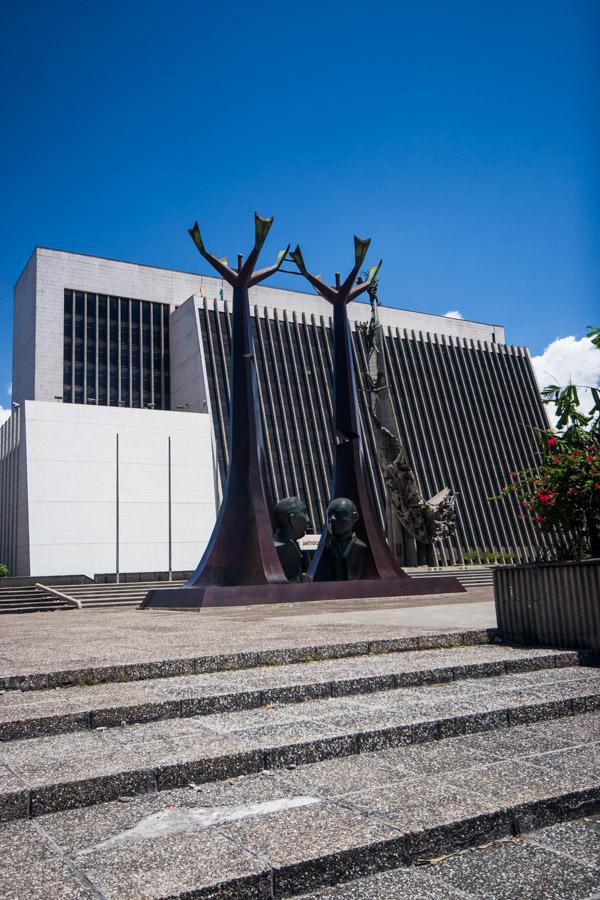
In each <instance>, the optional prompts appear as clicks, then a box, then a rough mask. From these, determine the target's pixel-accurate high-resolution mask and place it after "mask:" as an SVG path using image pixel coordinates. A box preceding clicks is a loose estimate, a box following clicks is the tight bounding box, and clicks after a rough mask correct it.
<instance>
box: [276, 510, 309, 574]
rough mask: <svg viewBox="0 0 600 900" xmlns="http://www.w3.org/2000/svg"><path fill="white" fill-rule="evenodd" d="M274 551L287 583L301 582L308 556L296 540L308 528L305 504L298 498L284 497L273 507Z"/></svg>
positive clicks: (306, 566) (306, 567)
mask: <svg viewBox="0 0 600 900" xmlns="http://www.w3.org/2000/svg"><path fill="white" fill-rule="evenodd" d="M275 526H276V529H275V549H276V550H277V555H278V557H279V562H280V563H281V567H282V569H283V571H284V573H285V577H286V578H287V580H288V581H301V580H302V577H303V576H304V575H305V573H306V570H307V569H308V554H306V553H305V552H304V551H303V550H301V549H300V547H299V545H298V539H299V538H301V537H304V535H305V534H306V529H307V528H308V526H309V519H308V511H307V509H306V504H305V503H304V502H303V501H302V500H301V499H300V498H299V497H286V498H285V499H284V500H280V501H279V503H278V504H277V505H276V507H275Z"/></svg>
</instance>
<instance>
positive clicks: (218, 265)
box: [186, 214, 289, 587]
mask: <svg viewBox="0 0 600 900" xmlns="http://www.w3.org/2000/svg"><path fill="white" fill-rule="evenodd" d="M272 224H273V218H272V217H271V218H269V219H263V218H261V216H259V215H258V214H255V235H256V236H255V241H254V247H253V248H252V250H251V251H250V253H249V255H248V258H247V259H246V261H245V262H244V261H243V258H242V257H241V256H239V257H238V267H237V271H236V270H235V269H232V268H231V267H230V266H228V265H227V260H226V259H217V257H216V256H213V255H212V253H209V252H208V250H207V249H206V248H205V246H204V242H203V240H202V236H201V234H200V229H199V228H198V223H197V222H196V223H195V225H194V227H193V228H191V229H190V232H189V233H190V235H191V237H192V239H193V241H194V243H195V244H196V247H197V248H198V250H199V251H200V253H201V254H202V256H203V257H204V259H206V260H207V261H208V262H209V263H210V264H211V266H213V268H214V269H216V270H217V272H218V273H219V275H221V277H222V278H224V279H225V281H227V282H228V283H229V284H230V285H231V286H232V287H233V337H232V350H231V365H232V376H231V402H230V416H229V430H230V448H231V449H230V460H229V472H228V475H227V481H226V484H225V491H224V494H223V502H222V503H221V508H220V511H219V515H218V518H217V521H216V524H215V527H214V529H213V533H212V535H211V538H210V541H209V543H208V546H207V548H206V550H205V552H204V555H203V557H202V559H201V560H200V563H199V564H198V568H197V569H196V571H195V572H194V574H193V575H192V577H191V578H190V580H189V581H188V583H187V585H186V587H196V586H203V585H204V586H226V585H230V586H243V585H260V584H274V583H275V584H277V583H282V584H284V583H287V580H286V577H285V575H284V573H283V569H282V568H281V564H280V562H279V558H278V556H277V551H276V550H275V543H274V541H273V528H272V524H271V515H270V512H269V510H270V509H272V508H273V503H272V502H271V500H270V497H269V496H268V494H269V492H268V489H267V484H266V478H265V474H264V456H265V451H264V439H263V433H262V424H261V419H260V410H259V403H258V388H257V381H256V363H255V358H254V345H253V341H252V321H251V318H250V304H249V299H248V290H249V288H251V287H253V286H254V285H255V284H259V283H260V282H261V281H264V280H265V279H266V278H268V277H269V276H270V275H272V274H273V273H274V272H276V271H277V270H278V269H279V267H280V266H281V263H282V262H283V259H284V257H285V255H286V253H287V251H288V250H289V244H288V246H287V247H286V248H285V250H282V251H281V252H280V254H279V256H278V257H277V261H276V263H275V265H273V266H270V267H268V268H266V269H259V270H258V271H256V272H255V271H254V267H255V265H256V263H257V260H258V256H259V253H260V251H261V249H262V246H263V244H264V242H265V240H266V237H267V235H268V233H269V229H270V228H271V225H272Z"/></svg>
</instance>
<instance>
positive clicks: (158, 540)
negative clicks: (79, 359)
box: [22, 402, 215, 575]
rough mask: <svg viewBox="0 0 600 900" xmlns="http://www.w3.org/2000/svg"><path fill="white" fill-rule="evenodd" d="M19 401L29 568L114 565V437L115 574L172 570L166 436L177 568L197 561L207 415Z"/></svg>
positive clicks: (63, 570) (206, 523) (208, 501)
mask: <svg viewBox="0 0 600 900" xmlns="http://www.w3.org/2000/svg"><path fill="white" fill-rule="evenodd" d="M24 406H25V409H24V415H25V429H26V434H27V464H26V467H27V489H28V500H29V502H28V511H29V553H30V574H32V575H64V574H70V573H83V574H87V575H94V574H95V573H100V572H114V571H115V537H116V461H115V459H116V435H117V434H119V449H120V571H121V572H139V571H157V570H163V571H166V569H167V568H168V502H167V498H168V467H167V446H168V437H169V435H170V436H171V453H172V523H173V569H179V570H181V569H193V568H195V567H196V565H197V564H198V562H199V560H200V556H201V554H202V552H203V550H204V548H205V546H206V544H207V542H208V539H209V537H210V533H211V530H212V527H213V524H214V521H215V495H214V480H213V461H212V446H211V430H210V417H209V416H208V415H207V414H204V415H203V414H188V415H184V414H182V413H177V412H164V411H161V410H136V409H122V408H115V407H104V406H91V405H90V406H83V405H75V404H62V403H44V402H27V403H25V404H24ZM22 574H28V573H22Z"/></svg>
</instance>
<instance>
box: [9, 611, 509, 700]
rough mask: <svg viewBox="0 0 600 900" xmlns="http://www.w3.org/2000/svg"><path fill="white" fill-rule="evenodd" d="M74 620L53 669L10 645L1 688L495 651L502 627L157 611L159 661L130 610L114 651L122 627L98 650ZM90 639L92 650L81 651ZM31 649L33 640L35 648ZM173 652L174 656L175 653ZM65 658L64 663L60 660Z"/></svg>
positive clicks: (50, 655)
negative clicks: (185, 616)
mask: <svg viewBox="0 0 600 900" xmlns="http://www.w3.org/2000/svg"><path fill="white" fill-rule="evenodd" d="M208 612H209V613H210V612H211V611H210V610H209V611H208ZM115 615H117V614H115ZM120 618H121V617H120V616H119V619H120ZM74 621H76V622H77V625H78V627H77V628H76V629H73V631H72V632H69V635H70V639H71V640H70V643H68V645H67V646H66V648H63V645H62V644H60V645H57V643H56V642H51V643H50V644H49V645H48V647H47V648H46V645H43V647H42V649H44V648H45V649H46V652H45V653H43V654H42V656H43V658H44V659H45V660H46V662H47V667H46V668H44V667H43V666H42V665H41V664H40V663H39V662H38V661H37V660H33V659H32V658H31V654H29V655H28V656H25V655H24V654H23V653H19V652H17V653H16V654H15V656H16V659H18V662H17V661H15V660H14V659H12V658H11V655H10V650H9V648H5V655H4V656H3V657H2V658H1V659H0V690H6V689H8V690H12V689H22V690H40V689H47V688H52V687H58V686H69V685H73V684H82V683H83V684H84V683H86V681H87V680H88V679H89V678H90V677H93V678H94V679H95V681H98V682H100V681H102V682H113V681H119V680H121V679H136V680H139V679H151V678H159V677H165V676H173V675H180V674H193V673H196V674H198V673H203V672H216V671H224V670H233V669H249V668H254V667H256V666H264V665H287V664H289V663H298V662H304V661H306V659H307V658H310V659H321V660H322V659H338V658H343V657H355V656H362V655H365V654H381V653H394V652H404V651H411V650H429V649H434V648H442V647H448V648H450V647H458V646H473V647H479V646H487V645H488V644H489V643H490V641H491V640H492V638H493V635H494V629H488V628H474V629H464V628H456V629H452V628H450V629H448V628H444V629H442V628H437V629H435V628H426V629H420V628H419V629H416V628H411V627H407V628H404V629H403V628H399V627H398V626H396V625H394V626H391V625H387V624H384V625H376V626H374V625H372V624H369V625H367V626H360V625H356V624H355V623H352V624H351V625H350V626H348V627H346V626H344V627H343V628H340V627H339V626H338V625H335V624H327V623H326V624H319V625H318V626H317V625H311V626H305V627H303V628H302V629H300V630H298V628H297V627H294V625H293V619H292V620H291V623H292V624H291V625H290V624H289V623H288V621H287V620H286V621H284V622H282V621H281V620H279V619H277V624H276V625H275V626H273V628H272V629H270V630H269V628H268V627H266V626H265V623H260V626H259V624H258V623H254V622H253V623H250V624H249V625H246V626H243V625H242V626H240V625H239V624H236V627H235V628H233V629H232V628H228V630H226V631H224V629H223V622H222V620H220V619H219V618H216V617H215V618H212V617H211V616H207V618H202V619H200V617H197V619H196V620H186V624H187V630H186V631H185V632H182V631H181V630H178V629H174V628H173V629H167V630H166V633H165V632H164V629H163V614H161V612H160V611H155V612H152V613H151V624H152V625H153V626H154V627H155V632H154V633H153V634H154V635H156V634H158V635H159V638H160V640H159V643H160V646H161V655H159V656H157V655H156V651H155V650H154V649H153V641H147V640H146V641H145V642H144V644H140V641H139V634H138V632H137V630H136V628H137V624H138V621H141V620H140V619H139V618H138V617H137V616H136V621H135V623H132V622H131V621H130V620H129V618H128V617H127V616H126V614H125V613H123V621H122V622H121V621H120V622H119V627H122V628H124V633H125V634H127V635H129V638H128V640H129V642H130V643H129V644H127V645H126V646H123V643H122V641H121V640H119V641H117V642H113V643H115V649H114V651H113V644H112V643H111V637H114V626H111V627H110V628H108V627H107V628H106V629H104V636H105V641H104V643H103V644H102V646H101V647H98V646H93V642H92V649H90V645H89V644H88V643H86V641H87V640H88V634H89V626H88V625H87V622H86V620H85V619H81V618H79V617H78V618H76V620H74ZM145 621H146V620H145ZM196 622H198V623H200V625H201V627H198V626H197V625H196ZM40 627H42V626H41V625H40V624H39V623H36V625H35V634H36V636H37V634H38V632H39V629H40ZM91 630H92V631H93V632H94V633H95V634H98V633H99V632H101V631H102V630H103V628H102V626H100V625H99V623H98V622H96V623H94V625H92V626H91ZM171 631H172V632H173V634H172V636H171V635H170V632H171ZM273 632H274V633H273ZM73 635H77V638H78V641H77V642H74V641H73ZM31 637H33V635H32V636H31ZM328 638H329V640H327V639H328ZM82 640H83V644H84V647H86V649H85V650H83V649H82V646H81V641H82ZM29 646H30V644H29V641H27V647H28V648H29ZM215 646H219V648H220V651H219V652H215V650H214V647H215ZM48 650H50V651H51V652H48ZM63 650H64V653H63V652H62V651H63ZM132 651H133V654H134V661H132ZM168 651H170V653H169V654H168V655H167V653H168ZM184 654H185V655H184ZM50 660H51V664H50ZM57 660H60V662H59V663H57ZM82 663H85V665H82Z"/></svg>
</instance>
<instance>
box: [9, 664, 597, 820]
mask: <svg viewBox="0 0 600 900" xmlns="http://www.w3.org/2000/svg"><path fill="white" fill-rule="evenodd" d="M598 708H600V670H598V669H591V668H582V667H576V666H569V667H565V668H552V669H545V670H544V669H542V670H538V671H526V672H524V673H519V674H514V675H510V676H506V675H504V676H502V675H501V676H498V675H496V676H490V677H488V678H485V679H468V678H467V679H465V680H464V681H453V682H452V683H449V684H433V685H428V686H416V687H404V688H395V689H393V690H387V691H380V692H378V693H371V694H369V695H358V696H339V697H338V696H336V697H331V698H329V699H323V700H313V701H306V702H304V703H299V704H298V703H296V704H281V705H275V704H273V705H272V706H271V707H263V708H258V709H247V710H243V711H235V712H224V713H218V712H214V713H212V714H211V715H205V716H195V717H190V718H173V719H168V720H161V721H154V722H149V723H144V724H134V725H125V726H124V727H120V728H119V727H112V728H96V729H95V730H94V731H79V732H73V733H69V734H56V735H45V736H43V737H33V738H28V739H21V740H12V741H6V742H5V743H3V744H2V745H1V746H0V767H4V769H0V772H2V771H4V778H3V781H2V784H1V786H0V810H1V811H2V815H3V817H4V818H5V819H12V818H24V817H27V816H29V815H32V816H39V815H44V814H47V813H49V812H54V811H57V810H62V809H69V808H75V807H82V806H86V805H89V804H92V803H98V802H100V801H102V800H114V799H116V798H117V797H119V796H121V795H136V794H141V793H145V792H147V791H148V790H159V791H164V790H168V789H170V788H173V787H177V786H181V785H183V784H186V783H188V782H189V781H196V782H205V781H216V780H221V779H224V778H230V777H234V776H238V775H246V774H249V773H252V772H257V771H261V770H263V769H278V768H284V767H286V766H288V765H303V764H305V763H309V762H313V761H316V760H321V759H327V758H331V757H338V756H339V757H341V756H349V755H354V754H357V753H364V752H368V751H372V750H379V749H383V748H386V747H397V746H399V745H403V744H407V743H427V742H434V741H437V740H440V739H443V738H445V737H449V736H454V735H457V734H464V733H465V732H470V733H471V732H472V733H476V732H484V731H489V730H492V729H497V730H498V731H501V730H504V729H506V730H510V728H511V727H514V726H515V725H520V724H523V723H528V722H534V721H543V720H551V719H556V718H564V717H569V718H570V717H573V716H574V715H576V714H579V713H585V712H591V711H594V710H596V709H598Z"/></svg>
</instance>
